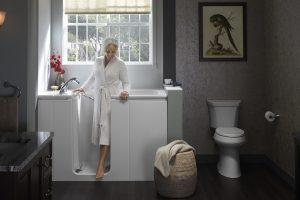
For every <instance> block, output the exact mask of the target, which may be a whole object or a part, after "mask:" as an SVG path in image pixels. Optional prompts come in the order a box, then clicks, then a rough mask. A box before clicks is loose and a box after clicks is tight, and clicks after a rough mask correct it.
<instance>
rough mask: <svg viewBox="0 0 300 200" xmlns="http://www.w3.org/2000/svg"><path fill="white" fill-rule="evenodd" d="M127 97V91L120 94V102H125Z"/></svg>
mask: <svg viewBox="0 0 300 200" xmlns="http://www.w3.org/2000/svg"><path fill="white" fill-rule="evenodd" d="M128 96H129V93H128V92H127V91H123V92H121V94H120V98H121V99H122V100H127V99H128Z"/></svg>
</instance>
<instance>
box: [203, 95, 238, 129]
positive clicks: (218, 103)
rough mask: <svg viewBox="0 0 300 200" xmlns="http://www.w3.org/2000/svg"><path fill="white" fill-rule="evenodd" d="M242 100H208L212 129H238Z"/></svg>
mask: <svg viewBox="0 0 300 200" xmlns="http://www.w3.org/2000/svg"><path fill="white" fill-rule="evenodd" d="M240 104H241V100H210V99H208V100H207V105H208V112H209V125H210V127H211V128H218V127H237V125H238V111H239V106H240Z"/></svg>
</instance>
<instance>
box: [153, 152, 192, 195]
mask: <svg viewBox="0 0 300 200" xmlns="http://www.w3.org/2000/svg"><path fill="white" fill-rule="evenodd" d="M154 181H155V187H156V191H157V192H158V193H159V194H160V195H161V196H164V197H168V198H184V197H188V196H191V195H192V194H193V193H194V192H195V189H196V185H197V166H196V161H195V155H194V152H193V151H188V152H183V153H178V154H176V156H174V158H173V159H172V160H171V161H170V175H169V176H168V177H167V178H165V177H164V176H163V175H162V174H161V173H160V171H159V170H158V169H156V168H155V167H154Z"/></svg>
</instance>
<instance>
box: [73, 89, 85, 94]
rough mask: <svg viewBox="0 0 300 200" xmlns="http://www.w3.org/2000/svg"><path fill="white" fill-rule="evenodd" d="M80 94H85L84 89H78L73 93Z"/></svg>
mask: <svg viewBox="0 0 300 200" xmlns="http://www.w3.org/2000/svg"><path fill="white" fill-rule="evenodd" d="M80 92H84V90H83V88H77V89H75V90H73V93H80Z"/></svg>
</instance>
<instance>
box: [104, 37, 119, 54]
mask: <svg viewBox="0 0 300 200" xmlns="http://www.w3.org/2000/svg"><path fill="white" fill-rule="evenodd" d="M111 44H112V45H114V46H115V47H116V49H118V47H119V45H118V40H116V39H114V38H106V39H105V40H104V42H103V46H102V47H103V48H102V55H104V54H105V52H106V50H107V48H108V46H109V45H111Z"/></svg>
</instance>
